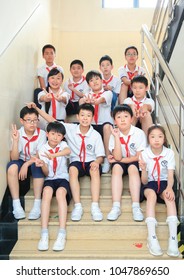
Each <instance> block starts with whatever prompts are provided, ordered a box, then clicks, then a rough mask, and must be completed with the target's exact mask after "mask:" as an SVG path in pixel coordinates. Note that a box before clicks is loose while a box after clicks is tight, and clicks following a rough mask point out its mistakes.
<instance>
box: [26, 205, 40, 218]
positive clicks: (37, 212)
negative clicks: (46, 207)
mask: <svg viewBox="0 0 184 280" xmlns="http://www.w3.org/2000/svg"><path fill="white" fill-rule="evenodd" d="M40 216H41V211H40V209H39V208H35V207H33V208H32V209H31V211H30V213H29V216H28V219H29V220H37V219H39V218H40Z"/></svg>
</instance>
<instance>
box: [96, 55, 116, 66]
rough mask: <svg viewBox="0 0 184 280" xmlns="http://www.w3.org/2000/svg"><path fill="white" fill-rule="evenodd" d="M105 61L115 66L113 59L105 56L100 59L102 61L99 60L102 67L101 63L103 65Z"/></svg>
mask: <svg viewBox="0 0 184 280" xmlns="http://www.w3.org/2000/svg"><path fill="white" fill-rule="evenodd" d="M105 60H107V61H109V62H110V64H111V65H113V61H112V58H111V57H110V56H109V55H104V56H102V57H101V58H100V60H99V65H101V63H102V62H103V61H105Z"/></svg>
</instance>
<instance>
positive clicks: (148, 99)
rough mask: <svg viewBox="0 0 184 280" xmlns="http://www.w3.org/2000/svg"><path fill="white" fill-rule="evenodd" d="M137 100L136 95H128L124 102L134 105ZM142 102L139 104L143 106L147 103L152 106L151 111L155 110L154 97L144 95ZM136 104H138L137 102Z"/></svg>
mask: <svg viewBox="0 0 184 280" xmlns="http://www.w3.org/2000/svg"><path fill="white" fill-rule="evenodd" d="M134 101H135V102H137V99H136V98H135V96H133V97H128V98H126V99H125V100H124V102H123V104H128V105H133V104H135V102H134ZM139 102H140V104H139V106H140V107H142V106H143V105H144V104H147V105H150V106H151V112H153V111H154V109H155V102H154V100H153V99H152V98H147V97H144V98H143V99H142V100H141V101H139ZM135 105H136V104H135Z"/></svg>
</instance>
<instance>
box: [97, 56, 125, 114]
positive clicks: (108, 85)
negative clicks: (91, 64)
mask: <svg viewBox="0 0 184 280" xmlns="http://www.w3.org/2000/svg"><path fill="white" fill-rule="evenodd" d="M99 66H100V71H101V72H102V79H103V88H104V90H107V91H108V90H110V91H112V94H113V98H112V103H111V111H113V109H114V107H115V105H116V103H117V98H118V96H119V93H120V88H121V80H120V79H119V78H118V77H116V76H114V75H113V74H112V69H113V61H112V58H111V57H110V56H108V55H104V56H102V57H101V58H100V61H99Z"/></svg>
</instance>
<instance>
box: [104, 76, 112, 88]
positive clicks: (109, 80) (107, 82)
mask: <svg viewBox="0 0 184 280" xmlns="http://www.w3.org/2000/svg"><path fill="white" fill-rule="evenodd" d="M112 79H113V75H112V76H111V77H110V78H109V79H108V80H105V79H103V84H105V86H107V85H108V84H109V83H110V82H111V81H112Z"/></svg>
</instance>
